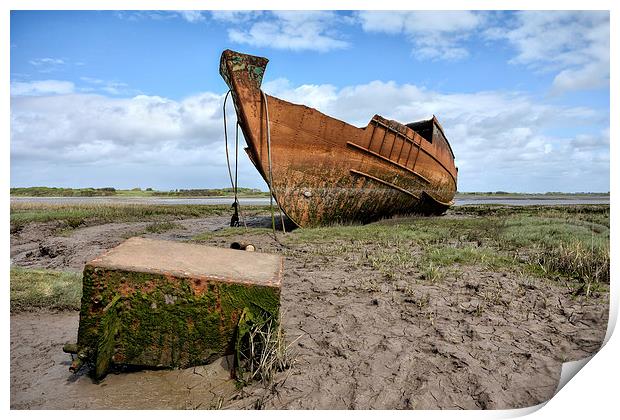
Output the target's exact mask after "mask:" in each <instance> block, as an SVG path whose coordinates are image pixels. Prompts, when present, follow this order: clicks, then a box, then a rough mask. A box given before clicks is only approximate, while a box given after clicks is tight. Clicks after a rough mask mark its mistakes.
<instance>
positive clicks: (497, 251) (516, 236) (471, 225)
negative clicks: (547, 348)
mask: <svg viewBox="0 0 620 420" xmlns="http://www.w3.org/2000/svg"><path fill="white" fill-rule="evenodd" d="M287 241H289V242H290V243H295V244H300V243H311V244H317V245H320V246H317V247H315V248H316V249H317V250H316V252H317V253H320V254H321V255H325V254H332V255H338V254H343V253H351V252H352V253H356V252H357V253H363V255H364V256H365V258H366V259H367V260H368V261H369V262H370V264H371V265H372V266H373V267H374V268H376V269H378V270H379V271H380V272H382V273H383V274H384V275H385V276H386V277H388V278H398V277H400V276H403V275H405V276H408V275H410V274H411V273H412V272H413V271H415V270H418V271H419V272H421V273H422V277H423V278H432V279H433V280H438V279H441V278H442V277H443V274H445V271H446V270H447V269H451V268H453V267H455V266H456V267H458V266H462V265H477V266H483V267H485V268H487V269H492V270H497V269H501V268H513V269H514V268H523V269H526V270H527V271H529V272H531V273H533V274H536V275H541V276H545V277H549V278H556V277H558V276H562V277H567V278H569V279H571V280H574V281H576V282H578V283H582V284H584V285H586V294H588V293H589V291H590V290H594V289H595V288H596V287H595V286H596V285H597V284H599V283H604V284H608V283H609V205H580V206H514V207H512V206H495V205H479V206H463V207H455V208H453V209H452V210H451V211H450V213H449V215H448V216H441V217H411V218H400V219H399V218H396V219H390V220H385V221H382V222H378V223H373V224H370V225H365V226H359V225H357V226H355V225H351V226H335V227H324V228H314V229H300V230H296V231H294V232H293V233H292V234H291V235H290V236H289V237H288V238H287ZM319 250H320V251H319Z"/></svg>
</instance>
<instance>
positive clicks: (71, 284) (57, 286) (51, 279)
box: [11, 268, 82, 312]
mask: <svg viewBox="0 0 620 420" xmlns="http://www.w3.org/2000/svg"><path fill="white" fill-rule="evenodd" d="M81 296H82V273H75V272H68V271H53V270H32V269H25V268H11V312H16V311H23V310H29V309H40V308H46V309H75V310H77V309H80V298H81Z"/></svg>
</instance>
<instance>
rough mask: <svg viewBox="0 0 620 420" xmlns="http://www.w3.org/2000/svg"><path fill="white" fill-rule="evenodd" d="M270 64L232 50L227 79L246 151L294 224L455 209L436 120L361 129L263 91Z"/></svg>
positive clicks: (384, 122) (446, 149)
mask: <svg viewBox="0 0 620 420" xmlns="http://www.w3.org/2000/svg"><path fill="white" fill-rule="evenodd" d="M267 62H268V60H267V59H266V58H263V57H256V56H252V55H247V54H241V53H238V52H235V51H231V50H226V51H224V52H223V53H222V57H221V60H220V74H221V75H222V77H223V78H224V80H225V82H226V84H227V85H228V87H229V88H230V92H231V95H232V98H233V102H234V106H235V110H236V112H237V121H238V123H239V126H240V128H241V130H242V132H243V136H244V137H245V140H246V143H247V146H248V147H247V148H246V152H247V153H248V155H249V157H250V160H251V161H252V163H253V164H254V166H256V168H257V169H258V171H259V172H260V174H261V176H262V177H263V179H265V181H266V182H267V184H268V185H269V187H270V190H271V192H272V195H273V197H274V199H275V200H276V202H277V204H278V205H279V206H280V208H281V209H282V211H283V212H284V213H285V214H286V215H287V216H288V217H289V218H290V219H291V220H292V221H293V222H294V223H296V224H297V225H298V226H300V227H313V226H321V225H329V224H333V223H342V222H352V221H358V222H362V223H366V222H371V221H374V220H379V219H381V218H385V217H391V216H394V215H407V214H426V215H431V214H442V213H444V212H445V211H446V210H447V209H448V208H449V207H450V206H451V205H452V204H453V202H452V199H453V198H454V194H455V193H456V188H457V187H456V180H457V174H458V169H457V168H456V166H455V164H454V154H453V152H452V148H451V147H450V144H449V143H448V140H447V139H446V137H445V134H444V131H443V129H442V127H441V125H440V124H439V122H438V121H437V119H436V118H435V116H433V117H432V118H431V119H429V120H425V121H418V122H413V123H410V124H401V123H398V122H396V121H392V120H388V119H386V118H383V117H381V116H379V115H375V116H374V117H372V119H371V120H370V122H369V123H368V125H367V126H366V127H364V128H358V127H354V126H352V125H350V124H347V123H346V122H344V121H340V120H338V119H336V118H332V117H330V116H328V115H325V114H322V113H321V112H319V111H317V110H315V109H312V108H309V107H307V106H304V105H297V104H293V103H290V102H286V101H284V100H282V99H278V98H275V97H273V96H270V95H266V94H265V93H263V92H262V90H261V83H262V79H263V74H264V72H265V68H266V66H267Z"/></svg>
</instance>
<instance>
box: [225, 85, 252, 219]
mask: <svg viewBox="0 0 620 420" xmlns="http://www.w3.org/2000/svg"><path fill="white" fill-rule="evenodd" d="M228 95H230V89H229V90H228V92H227V93H226V96H225V97H224V105H223V107H222V112H223V114H224V143H225V145H226V165H227V167H228V176H229V177H230V184H231V186H232V189H233V192H234V194H235V199H234V202H233V207H234V209H235V213H234V214H233V217H232V219H231V223H230V224H231V226H233V225H235V224H236V226H239V216H238V215H237V212H238V213H239V214H240V215H241V220H242V221H243V226H244V227H245V228H246V230H247V228H248V227H247V225H246V223H245V217H244V216H243V212H242V211H241V206H240V205H239V199H238V197H237V174H238V167H239V121H237V124H236V132H235V179H234V181H233V175H232V170H231V169H230V155H229V153H228V124H227V121H226V101H227V100H228ZM235 219H237V220H235Z"/></svg>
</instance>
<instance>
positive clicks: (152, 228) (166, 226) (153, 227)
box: [144, 221, 185, 233]
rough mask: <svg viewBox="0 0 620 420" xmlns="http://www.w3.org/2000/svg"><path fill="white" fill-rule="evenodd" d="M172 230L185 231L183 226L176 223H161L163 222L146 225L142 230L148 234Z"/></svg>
mask: <svg viewBox="0 0 620 420" xmlns="http://www.w3.org/2000/svg"><path fill="white" fill-rule="evenodd" d="M173 229H185V228H184V227H183V225H180V224H178V223H174V222H170V221H163V222H153V223H151V224H150V225H148V226H147V227H146V228H145V229H144V230H145V231H146V232H148V233H163V232H167V231H169V230H173Z"/></svg>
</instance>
